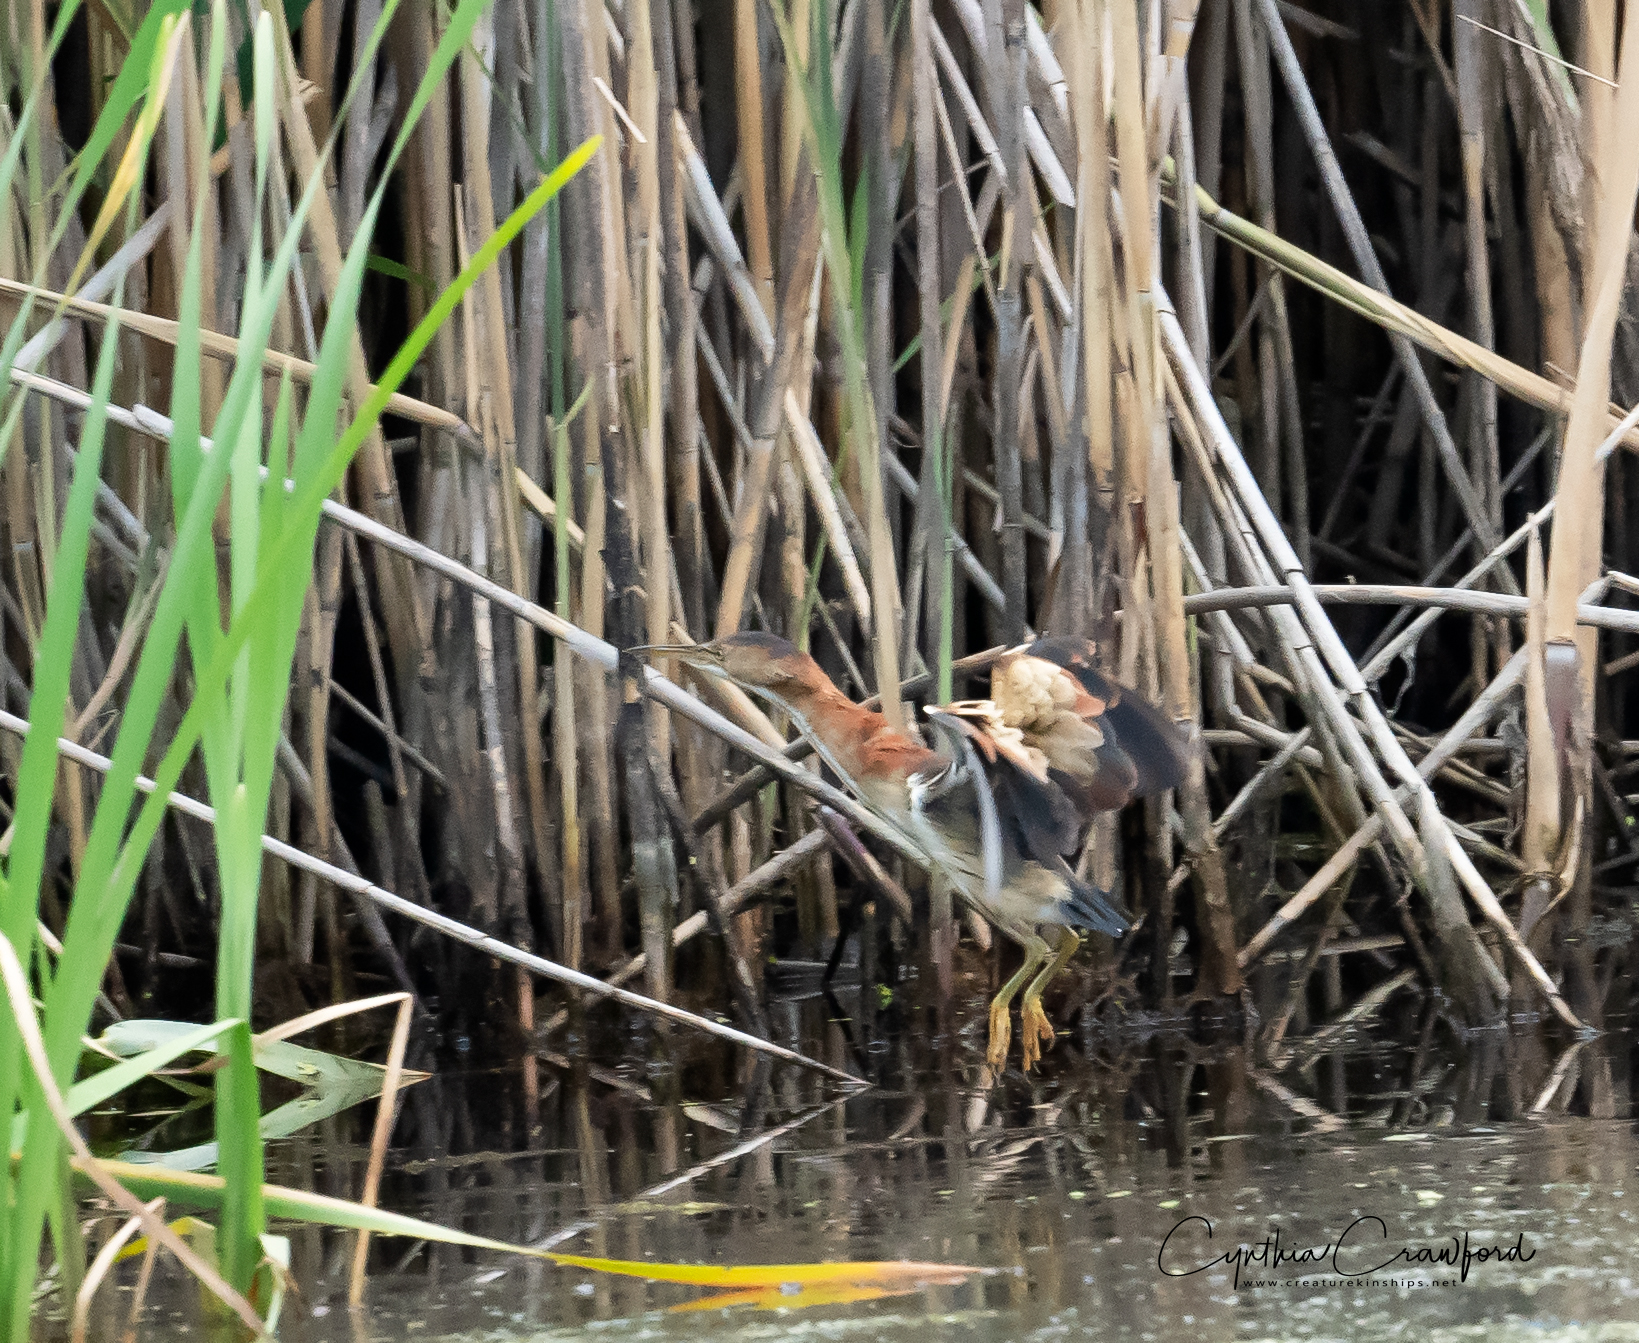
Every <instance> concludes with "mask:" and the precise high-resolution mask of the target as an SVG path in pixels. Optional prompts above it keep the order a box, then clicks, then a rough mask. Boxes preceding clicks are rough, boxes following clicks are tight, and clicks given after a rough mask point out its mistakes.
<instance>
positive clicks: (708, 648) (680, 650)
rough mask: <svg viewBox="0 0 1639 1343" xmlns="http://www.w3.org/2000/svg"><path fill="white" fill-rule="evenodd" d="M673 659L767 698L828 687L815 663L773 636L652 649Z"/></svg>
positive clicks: (750, 635) (736, 637)
mask: <svg viewBox="0 0 1639 1343" xmlns="http://www.w3.org/2000/svg"><path fill="white" fill-rule="evenodd" d="M649 651H650V652H653V653H663V654H665V655H666V656H667V657H673V658H676V659H677V660H678V661H679V662H681V663H682V664H683V665H684V666H686V667H691V668H693V669H694V670H695V671H697V672H703V673H704V674H705V675H707V676H711V677H717V678H720V679H722V680H726V681H733V682H734V683H735V684H737V685H740V686H743V687H745V688H746V689H748V690H761V691H765V692H767V693H769V694H771V695H776V696H780V697H782V698H783V697H785V696H788V695H791V694H793V693H794V692H796V691H798V690H803V689H813V688H816V687H817V686H819V685H824V684H828V681H827V678H826V676H825V673H824V672H822V671H821V670H820V668H819V664H818V663H817V662H815V661H814V659H813V658H811V657H809V656H808V654H807V653H804V652H802V651H801V650H800V649H798V648H797V646H796V645H795V644H793V643H791V642H790V641H789V640H786V639H782V638H780V637H779V636H778V635H774V634H758V633H746V634H731V635H729V636H728V638H726V639H713V640H712V641H711V642H710V643H703V644H685V645H680V646H673V647H666V648H660V647H656V648H652V649H650V650H649Z"/></svg>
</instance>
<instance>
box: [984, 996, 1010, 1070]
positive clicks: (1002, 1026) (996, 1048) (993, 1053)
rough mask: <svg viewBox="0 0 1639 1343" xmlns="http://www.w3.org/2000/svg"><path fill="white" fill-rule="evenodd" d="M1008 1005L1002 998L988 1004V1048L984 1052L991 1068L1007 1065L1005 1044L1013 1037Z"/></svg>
mask: <svg viewBox="0 0 1639 1343" xmlns="http://www.w3.org/2000/svg"><path fill="white" fill-rule="evenodd" d="M1009 1006H1010V1004H1009V1003H1008V1002H1007V1001H1006V1000H1005V999H1002V998H998V999H996V1001H995V1002H993V1003H991V1004H990V1048H989V1049H988V1050H987V1051H986V1052H985V1062H986V1063H988V1064H990V1066H991V1067H992V1068H1003V1067H1005V1066H1006V1065H1007V1046H1008V1045H1009V1043H1011V1041H1012V1038H1013V1023H1012V1022H1011V1021H1010V1020H1009V1019H1008V1007H1009Z"/></svg>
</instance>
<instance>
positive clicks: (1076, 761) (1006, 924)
mask: <svg viewBox="0 0 1639 1343" xmlns="http://www.w3.org/2000/svg"><path fill="white" fill-rule="evenodd" d="M656 651H660V650H656ZM664 651H665V652H666V653H668V654H670V655H671V656H674V657H676V658H678V659H679V660H680V661H682V662H683V663H685V664H686V665H688V666H690V667H693V668H695V669H696V670H698V671H702V672H705V673H707V674H708V675H712V676H718V677H723V678H725V679H727V680H730V681H733V682H734V683H736V684H737V685H739V686H742V687H743V688H744V689H746V690H747V691H749V692H750V693H752V694H754V695H758V696H760V697H762V698H763V699H766V700H768V701H770V702H772V703H773V704H774V705H776V706H777V707H779V708H780V709H782V710H784V711H785V712H786V713H787V714H789V715H790V717H791V719H792V720H793V722H794V724H795V725H796V726H797V728H798V730H799V731H801V732H802V733H803V735H804V736H805V737H807V738H808V740H809V741H810V742H811V743H812V744H813V746H814V749H815V750H816V751H817V752H818V753H819V755H820V757H821V758H822V759H823V760H824V761H825V763H826V764H827V765H829V766H830V768H831V769H832V770H833V771H834V772H835V773H836V774H837V775H838V776H839V778H841V779H842V780H843V781H844V783H845V784H847V785H848V786H849V787H851V788H852V789H853V790H854V792H855V793H856V794H857V795H858V796H859V797H860V799H861V800H862V801H864V802H865V803H866V805H868V806H869V807H871V808H872V809H873V810H874V811H876V812H877V813H878V814H879V815H880V816H882V817H883V818H884V819H885V820H887V821H889V822H890V823H891V824H894V825H896V826H898V827H899V828H900V829H901V830H902V831H903V832H904V833H906V834H907V835H908V836H910V837H911V838H912V839H913V840H914V841H915V843H916V844H917V845H918V846H920V847H921V848H922V849H923V850H924V851H925V852H926V853H927V854H928V856H929V858H930V860H931V863H932V865H933V866H934V867H936V868H937V869H938V870H939V871H940V872H941V873H942V874H943V875H944V876H945V877H946V878H947V879H948V880H949V882H950V885H951V889H952V890H953V891H954V892H955V893H956V894H957V896H958V897H959V898H960V899H962V900H963V901H965V902H966V903H967V904H968V905H970V906H971V907H972V908H974V909H976V910H977V911H978V912H979V913H980V914H981V915H982V916H983V917H984V918H985V919H986V920H987V921H988V922H990V923H991V924H992V925H993V926H994V927H996V928H997V929H998V930H1000V931H1001V932H1002V933H1004V934H1006V936H1008V937H1009V938H1011V939H1012V940H1013V941H1014V942H1016V943H1018V944H1019V946H1020V947H1021V948H1023V950H1024V963H1023V964H1022V965H1020V967H1019V969H1018V972H1017V973H1016V974H1014V975H1013V977H1012V978H1011V979H1009V980H1008V981H1007V982H1006V983H1005V984H1003V985H1002V988H1001V991H1000V992H999V993H998V994H997V995H996V997H995V999H994V1000H993V1001H992V1002H991V1004H990V1047H989V1051H988V1058H989V1061H990V1063H991V1064H992V1065H993V1066H995V1067H998V1068H999V1067H1001V1066H1002V1065H1003V1064H1004V1063H1005V1062H1006V1060H1007V1052H1008V1044H1009V1040H1010V1037H1011V1033H1012V1028H1011V1022H1010V1020H1009V1012H1010V1009H1011V1006H1012V1002H1013V999H1014V997H1015V996H1017V995H1018V993H1019V990H1020V989H1021V988H1023V990H1024V997H1023V999H1022V1000H1021V1002H1020V1014H1019V1015H1020V1030H1021V1033H1022V1035H1023V1054H1024V1066H1025V1068H1026V1069H1027V1070H1028V1069H1029V1068H1031V1067H1033V1066H1034V1065H1035V1063H1036V1061H1037V1060H1038V1059H1039V1058H1040V1057H1041V1049H1042V1046H1044V1045H1050V1044H1051V1043H1052V1042H1053V1038H1054V1033H1053V1027H1052V1024H1051V1023H1050V1022H1049V1021H1048V1019H1047V1014H1046V1012H1044V1011H1043V1010H1042V1005H1041V998H1042V993H1043V991H1044V990H1045V989H1046V988H1047V986H1048V984H1049V983H1051V982H1052V980H1053V979H1054V978H1055V977H1056V976H1057V975H1058V974H1059V972H1060V971H1062V970H1063V969H1064V966H1065V964H1066V963H1067V962H1068V961H1069V959H1070V958H1071V957H1072V956H1073V955H1075V952H1076V948H1077V947H1078V946H1080V945H1081V938H1080V936H1079V934H1080V933H1082V932H1087V931H1094V932H1101V933H1109V934H1111V935H1112V936H1119V935H1120V934H1121V933H1123V932H1125V931H1126V930H1127V928H1128V926H1129V919H1128V915H1127V913H1126V911H1125V910H1124V909H1123V908H1122V907H1121V904H1120V902H1119V901H1118V900H1117V899H1116V898H1115V897H1114V896H1113V895H1112V894H1111V893H1110V892H1108V891H1102V890H1099V889H1098V888H1097V887H1095V886H1092V885H1090V884H1088V883H1087V882H1085V881H1083V880H1082V879H1081V878H1079V877H1078V876H1077V875H1076V874H1075V872H1074V871H1072V870H1071V867H1070V861H1069V860H1071V859H1073V858H1074V857H1075V856H1076V855H1077V854H1078V853H1080V852H1081V849H1082V846H1083V844H1084V843H1085V840H1086V837H1087V829H1088V827H1089V825H1090V824H1091V821H1092V817H1093V815H1094V814H1095V813H1097V812H1102V811H1114V810H1116V809H1118V808H1120V807H1123V806H1125V805H1126V804H1127V803H1128V802H1130V801H1131V800H1132V799H1133V798H1135V797H1141V796H1144V795H1145V794H1149V793H1157V792H1163V791H1165V790H1166V789H1168V788H1173V787H1176V786H1177V785H1178V784H1179V783H1180V782H1181V781H1182V779H1183V777H1184V768H1185V763H1186V760H1187V758H1188V755H1187V747H1186V741H1185V738H1184V736H1183V734H1182V733H1181V732H1180V731H1179V730H1178V728H1177V727H1176V726H1175V725H1174V724H1173V723H1172V722H1170V721H1169V720H1168V719H1167V718H1166V717H1164V716H1163V715H1162V714H1161V712H1160V711H1159V710H1157V709H1155V708H1153V707H1152V706H1150V705H1148V704H1146V703H1145V702H1144V701H1143V700H1141V699H1140V698H1139V697H1138V696H1137V695H1136V694H1134V693H1133V692H1131V691H1128V690H1125V689H1123V688H1122V687H1121V686H1119V685H1117V684H1115V683H1114V682H1112V681H1110V680H1108V679H1107V678H1106V677H1104V676H1103V675H1102V674H1101V673H1100V672H1099V671H1098V669H1097V668H1096V667H1095V666H1094V665H1093V659H1094V647H1093V645H1092V644H1090V643H1088V642H1087V641H1086V640H1083V639H1040V640H1037V641H1036V642H1035V643H1033V644H1029V645H1027V646H1021V647H1019V648H1016V649H1013V650H1011V651H1009V652H1007V653H1004V654H1003V655H1002V656H1001V657H1000V658H999V659H997V661H996V662H995V663H994V664H993V665H992V667H991V674H990V698H989V699H988V700H963V701H959V702H957V703H955V704H947V705H943V706H940V707H933V706H929V707H928V708H927V709H926V710H925V712H926V714H927V716H928V721H929V725H930V727H931V728H932V729H933V736H934V738H935V739H936V740H937V741H938V742H939V744H940V745H941V746H942V747H943V748H944V749H942V750H933V749H930V748H929V747H927V746H923V745H922V744H920V743H919V742H917V741H914V740H913V739H912V738H911V737H909V736H907V735H906V734H905V733H902V732H898V731H895V730H894V729H893V728H891V727H889V726H888V722H887V719H885V718H884V717H883V716H882V715H881V714H880V713H877V712H876V711H874V710H872V709H866V708H863V707H861V706H860V705H858V704H855V703H854V702H853V701H852V700H850V699H849V698H848V697H847V696H846V695H844V694H843V693H842V692H841V691H840V690H838V689H837V687H836V686H835V685H833V684H832V682H831V678H830V677H828V676H827V675H826V674H825V673H824V672H823V671H821V670H820V667H819V664H818V663H817V662H815V661H814V659H813V658H811V657H809V656H808V654H806V653H803V652H800V651H798V649H797V648H796V647H795V646H794V645H792V644H790V643H788V642H787V641H786V640H784V639H780V638H776V637H774V636H773V635H768V634H737V635H734V636H732V637H730V638H727V639H719V640H717V641H716V642H714V643H707V644H697V645H693V646H689V647H680V648H667V649H665V650H664Z"/></svg>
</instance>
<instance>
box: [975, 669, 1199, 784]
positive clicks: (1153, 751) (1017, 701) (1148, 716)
mask: <svg viewBox="0 0 1639 1343" xmlns="http://www.w3.org/2000/svg"><path fill="white" fill-rule="evenodd" d="M1095 657H1096V653H1095V649H1094V647H1093V645H1092V644H1091V643H1089V642H1088V641H1087V640H1085V639H1069V638H1061V639H1038V640H1037V641H1036V642H1035V643H1033V644H1029V645H1027V646H1025V647H1023V648H1018V649H1015V650H1013V651H1012V652H1010V653H1007V654H1005V655H1003V656H1002V657H1001V658H1000V659H999V660H998V661H997V662H996V663H995V665H994V666H993V667H992V668H991V673H990V697H991V700H992V701H993V702H994V703H995V705H996V710H997V713H998V715H999V717H1000V719H1001V723H1002V725H1003V726H1004V727H1007V728H1012V729H1016V730H1017V731H1018V732H1019V734H1020V737H1021V739H1022V741H1023V743H1024V745H1025V746H1026V747H1027V748H1030V749H1034V750H1037V751H1039V752H1040V753H1041V754H1042V755H1043V756H1044V757H1045V758H1046V761H1047V767H1048V777H1049V778H1050V779H1051V780H1052V781H1053V782H1055V783H1056V784H1057V785H1058V786H1059V787H1060V788H1061V789H1062V790H1063V791H1064V792H1065V793H1067V794H1068V795H1069V796H1070V797H1071V798H1073V799H1074V801H1075V802H1076V804H1077V806H1078V808H1079V809H1080V810H1082V811H1083V812H1085V813H1092V812H1100V811H1114V810H1116V809H1117V808H1120V807H1124V806H1126V804H1127V803H1128V802H1130V801H1132V799H1134V798H1136V797H1145V796H1148V795H1149V794H1151V793H1160V792H1165V791H1166V790H1167V789H1168V788H1176V787H1177V786H1178V785H1179V784H1180V783H1182V782H1183V780H1184V775H1185V772H1186V771H1187V769H1188V764H1189V758H1190V751H1189V745H1188V741H1187V739H1186V738H1185V737H1184V735H1183V733H1182V732H1181V731H1179V729H1178V727H1177V726H1176V725H1175V724H1173V723H1172V722H1171V721H1170V720H1169V719H1168V718H1167V717H1166V716H1165V715H1164V714H1163V713H1162V712H1161V711H1160V710H1159V709H1157V708H1155V707H1154V706H1152V705H1150V704H1148V703H1146V702H1145V701H1144V700H1143V699H1142V698H1140V697H1139V695H1138V694H1136V693H1135V692H1133V691H1130V690H1128V689H1126V688H1125V687H1124V686H1121V685H1119V684H1117V683H1116V682H1114V681H1112V680H1110V679H1109V678H1108V677H1106V676H1105V675H1104V674H1103V673H1102V672H1100V671H1099V669H1098V667H1097V665H1096V662H1095Z"/></svg>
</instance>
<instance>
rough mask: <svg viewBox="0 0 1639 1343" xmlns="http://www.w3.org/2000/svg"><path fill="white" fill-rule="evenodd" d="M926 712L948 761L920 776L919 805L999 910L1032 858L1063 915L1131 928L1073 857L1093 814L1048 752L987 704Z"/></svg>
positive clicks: (1082, 924)
mask: <svg viewBox="0 0 1639 1343" xmlns="http://www.w3.org/2000/svg"><path fill="white" fill-rule="evenodd" d="M926 712H927V715H928V721H929V724H930V726H931V727H932V728H933V730H934V732H935V734H936V735H937V736H938V737H939V738H940V739H941V743H942V745H943V748H944V751H945V754H946V755H947V756H948V757H949V763H948V764H946V765H945V767H944V768H943V769H941V770H940V771H938V772H937V773H936V774H930V775H927V776H924V777H922V778H921V779H919V781H918V786H917V788H916V790H915V793H916V800H915V803H914V805H915V806H916V807H917V808H918V809H919V810H920V811H921V812H922V813H923V814H924V816H925V817H926V819H927V820H928V821H929V822H930V823H931V825H932V826H933V828H934V829H935V831H937V832H938V833H939V834H940V835H941V836H942V838H943V840H944V843H945V846H946V849H945V856H946V858H947V861H951V860H953V861H956V862H957V863H958V865H962V866H967V867H968V868H969V870H970V871H974V872H975V874H976V875H977V874H978V873H979V872H982V874H983V879H984V886H985V893H986V896H987V899H988V900H989V902H990V904H991V906H992V907H993V908H994V907H995V906H996V905H997V903H998V902H999V899H1000V895H1001V888H1002V887H1003V885H1004V884H1006V883H1009V882H1012V881H1013V880H1014V879H1015V878H1016V876H1017V875H1018V873H1019V871H1020V869H1021V865H1022V864H1024V863H1025V862H1027V861H1033V862H1035V863H1037V864H1040V866H1041V867H1043V868H1046V869H1048V870H1049V871H1051V872H1053V873H1054V874H1056V875H1057V876H1058V877H1059V878H1060V879H1061V880H1062V882H1063V886H1062V887H1061V888H1060V889H1061V890H1062V892H1063V893H1062V894H1061V895H1059V896H1058V897H1057V898H1058V900H1059V901H1061V902H1062V903H1063V905H1064V906H1065V907H1066V913H1067V915H1068V917H1066V918H1063V919H1062V920H1057V921H1063V922H1067V923H1069V924H1070V925H1071V926H1072V927H1076V928H1086V929H1092V930H1095V931H1097V932H1103V933H1109V934H1111V935H1112V936H1118V935H1120V934H1121V933H1122V932H1124V931H1125V930H1126V929H1127V927H1128V926H1129V923H1130V919H1129V918H1128V916H1127V914H1126V912H1125V911H1124V910H1122V908H1121V906H1120V904H1119V902H1118V901H1116V899H1115V898H1114V897H1113V896H1112V895H1110V894H1109V893H1108V892H1106V891H1101V890H1099V889H1098V888H1097V887H1095V886H1091V885H1089V884H1088V883H1087V882H1084V881H1082V880H1081V879H1080V878H1079V877H1077V876H1076V875H1075V873H1074V872H1073V871H1072V870H1071V867H1070V864H1069V863H1068V862H1067V861H1066V857H1067V856H1070V855H1074V854H1075V853H1076V851H1077V850H1078V849H1079V848H1080V847H1081V842H1082V839H1083V837H1084V836H1085V834H1086V831H1087V824H1088V821H1089V820H1090V819H1091V817H1090V815H1088V814H1086V813H1084V812H1083V810H1082V809H1081V807H1080V806H1078V804H1077V801H1076V800H1075V799H1074V798H1073V797H1072V796H1071V795H1070V794H1069V793H1068V792H1066V790H1065V789H1064V788H1063V787H1061V786H1060V783H1059V781H1058V779H1057V778H1056V777H1055V773H1054V771H1053V769H1052V768H1051V766H1050V764H1049V762H1048V757H1047V755H1046V753H1045V752H1043V751H1042V750H1041V749H1040V748H1038V747H1036V746H1034V745H1032V744H1031V743H1030V742H1029V741H1028V740H1027V739H1026V737H1025V735H1024V733H1023V732H1021V731H1020V729H1018V728H1016V727H1010V726H1008V725H1007V724H1006V723H1005V722H1003V721H1002V715H1001V712H1000V710H999V709H998V708H997V706H996V705H995V704H993V703H992V702H991V701H989V700H966V701H963V702H961V703H958V704H947V705H945V706H944V707H943V708H931V707H930V708H929V709H928V710H927V711H926ZM964 856H965V859H966V861H965V862H964V861H963V859H964ZM1041 916H1042V917H1046V909H1045V908H1043V910H1042V911H1041Z"/></svg>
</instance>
